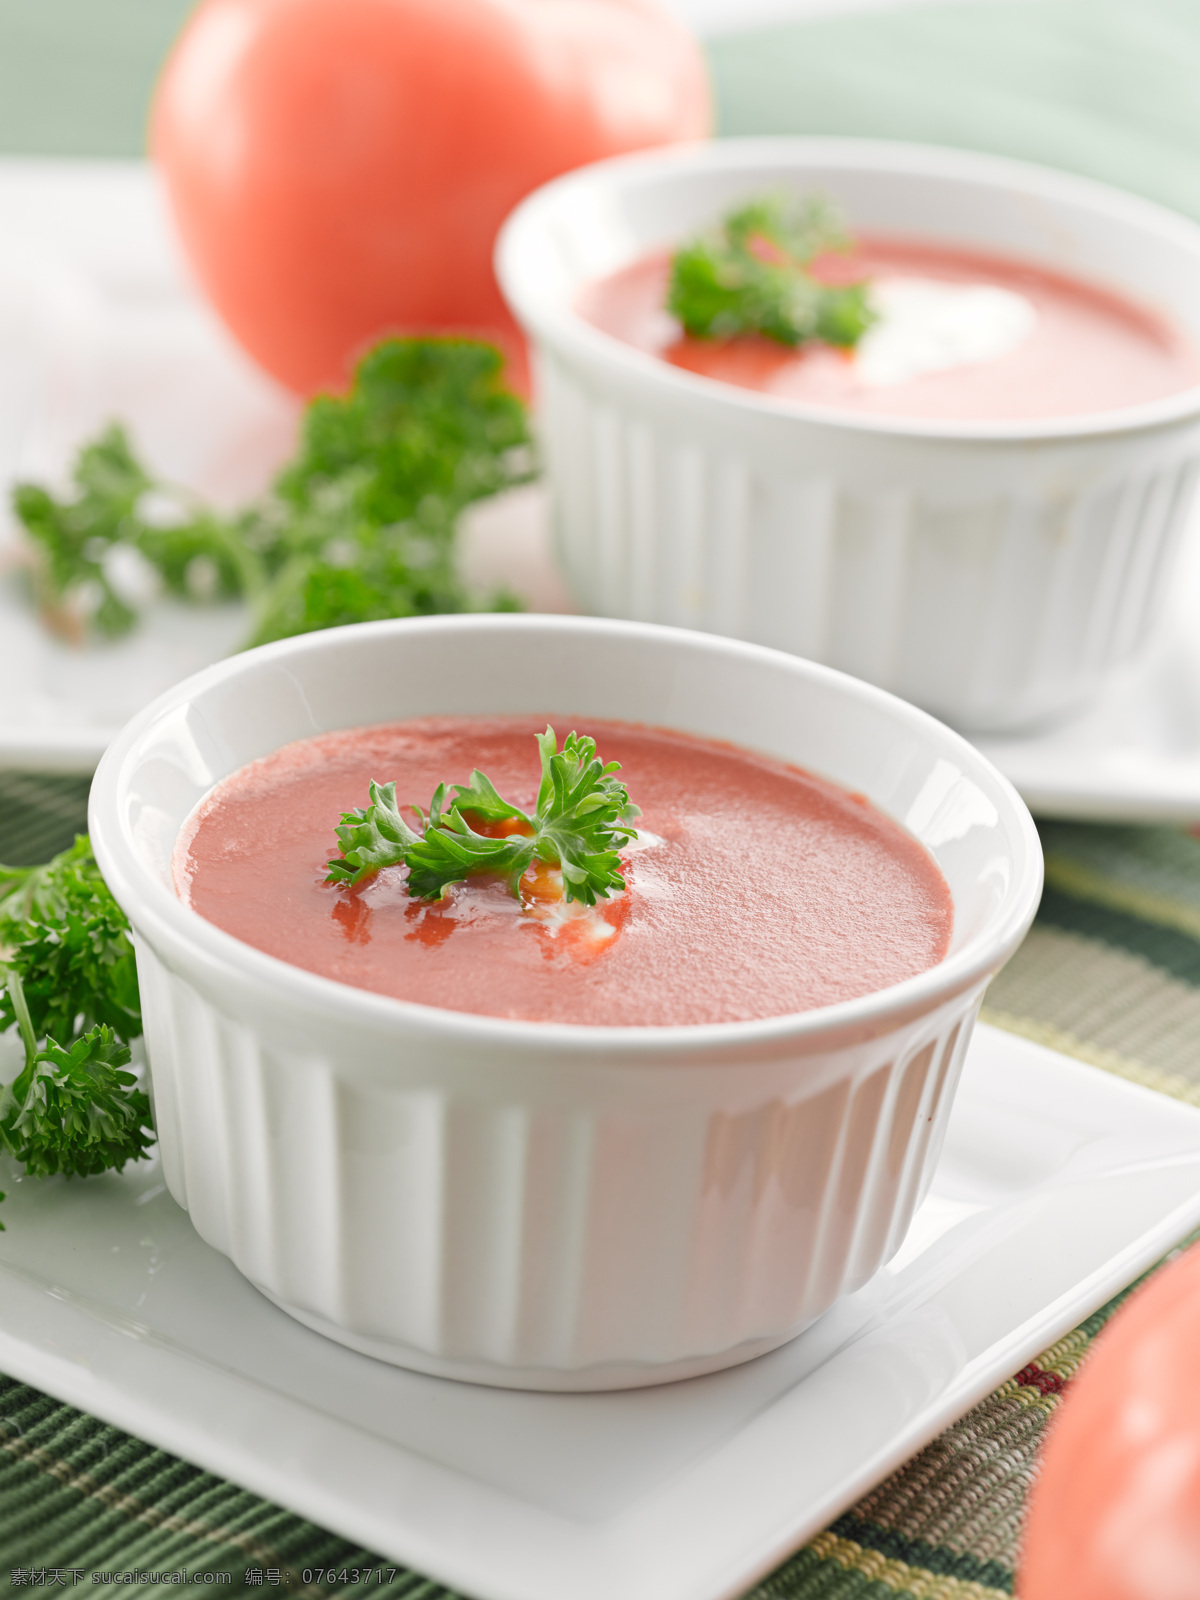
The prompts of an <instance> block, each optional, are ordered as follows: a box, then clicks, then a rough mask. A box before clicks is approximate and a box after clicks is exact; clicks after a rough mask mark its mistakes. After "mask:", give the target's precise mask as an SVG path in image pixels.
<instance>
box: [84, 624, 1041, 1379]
mask: <svg viewBox="0 0 1200 1600" xmlns="http://www.w3.org/2000/svg"><path fill="white" fill-rule="evenodd" d="M516 711H537V712H539V713H542V712H547V713H549V712H561V713H569V714H570V716H571V717H573V718H576V719H578V725H579V726H580V727H584V726H585V725H586V721H587V719H588V718H589V717H615V718H619V719H623V720H629V721H635V722H643V723H648V724H653V725H657V726H667V727H672V728H678V729H682V730H684V731H686V732H690V733H695V734H700V735H704V736H707V737H710V738H715V739H722V740H729V741H733V742H735V743H738V744H742V745H744V746H747V747H749V748H751V749H754V750H758V751H763V752H766V753H768V754H770V755H772V756H776V757H778V758H780V759H782V760H785V761H790V762H795V763H799V764H801V765H803V766H805V767H807V768H809V769H811V770H813V771H815V772H818V773H822V774H825V775H827V776H829V777H831V778H833V779H835V780H836V781H837V782H839V783H842V784H844V785H846V786H848V787H849V788H851V789H853V790H855V791H859V792H862V793H864V794H866V795H868V796H869V797H870V798H871V799H872V800H873V801H874V802H875V803H876V804H877V805H879V806H880V807H881V808H882V809H883V810H884V811H886V812H887V813H889V814H890V815H891V816H893V817H895V818H897V819H898V820H899V821H901V822H903V823H904V824H906V825H907V826H908V827H909V828H910V829H911V831H912V832H913V833H915V834H916V835H917V836H918V837H919V838H921V839H923V840H924V842H925V843H926V845H927V846H928V847H929V849H930V850H931V851H932V852H933V854H934V855H935V857H936V858H937V860H938V862H939V864H940V865H941V868H942V871H943V872H944V873H945V875H946V878H947V880H948V881H949V884H950V888H951V891H952V894H953V897H954V907H955V933H954V940H953V946H952V950H951V953H950V954H949V956H948V957H947V959H946V960H945V961H944V962H942V963H941V964H940V965H939V966H937V967H935V968H933V969H931V970H930V971H928V972H925V973H923V974H921V975H920V976H918V977H916V978H912V979H909V980H907V981H906V982H904V983H900V984H897V985H895V986H894V987H893V988H890V989H887V990H884V991H882V992H880V993H877V994H873V995H869V996H867V997H865V998H863V999H860V1000H855V1001H851V1002H848V1003H845V1004H841V1005H836V1006H830V1007H828V1008H825V1009H822V1010H819V1011H812V1012H808V1013H805V1014H800V1015H792V1016H781V1017H775V1018H771V1019H769V1020H766V1021H760V1022H752V1023H729V1024H723V1025H716V1026H713V1025H708V1026H696V1027H677V1028H649V1027H639V1028H600V1027H584V1026H558V1025H551V1024H536V1023H520V1022H511V1021H504V1020H501V1019H495V1018H489V1017H481V1016H472V1015H468V1014H466V1013H460V1012H453V1011H441V1010H437V1009H434V1008H432V1007H427V1006H420V1005H413V1004H408V1003H405V1002H401V1001H397V1000H392V999H389V998H386V997H384V996H382V995H378V994H370V993H367V992H365V991H363V990H358V989H353V988H349V987H346V986H344V985H342V984H339V983H335V982H333V981H331V980H328V979H324V978H319V977H314V976H313V975H312V974H311V973H308V972H303V971H301V970H300V969H299V968H297V967H291V966H288V965H287V964H286V963H284V962H282V961H278V960H276V959H274V958H273V957H271V956H267V955H263V954H262V953H261V952H259V951H257V950H254V949H251V948H250V947H248V946H247V945H244V944H242V943H240V942H239V941H238V940H236V939H234V938H232V937H231V936H230V935H229V934H226V933H224V932H222V931H221V930H220V929H219V928H216V927H214V926H213V925H212V924H211V923H208V922H206V921H204V919H203V918H202V917H200V916H199V915H198V914H197V913H195V912H194V911H192V910H191V909H189V908H188V907H186V906H184V905H183V904H182V903H181V902H180V901H179V900H178V899H177V898H176V896H175V894H174V892H173V890H172V888H171V886H170V876H169V874H170V857H171V849H172V845H173V843H174V841H175V837H176V834H177V833H178V830H179V827H180V825H181V823H182V822H183V820H184V818H185V817H186V816H187V815H188V813H189V812H190V811H191V809H192V807H193V806H194V805H195V804H196V803H197V801H198V800H199V799H200V798H201V797H202V796H203V795H204V794H206V793H207V792H208V790H209V789H210V788H211V787H212V785H213V784H214V783H216V782H217V781H219V780H220V779H221V778H223V777H225V776H226V775H227V774H229V773H230V772H233V771H235V770H236V769H237V768H239V767H241V766H242V765H244V764H245V763H246V762H248V761H251V760H253V759H255V758H256V757H258V756H261V755H264V754H266V753H267V752H269V751H271V750H274V749H276V748H277V747H278V746H280V745H282V744H284V743H286V742H288V741H289V740H292V739H301V738H306V737H307V736H309V735H310V734H315V733H321V732H325V731H328V730H330V729H336V728H343V727H347V726H354V725H356V724H370V723H378V722H385V721H390V720H393V719H397V718H404V717H412V716H421V715H435V714H445V713H455V712H477V713H488V712H516ZM386 776H387V775H386V774H381V777H386ZM449 776H453V775H452V774H451V775H449ZM349 798H350V799H353V797H349ZM335 820H336V819H331V827H332V822H333V821H335ZM90 824H91V830H92V841H93V844H94V847H95V851H96V857H97V860H98V861H99V863H100V867H101V870H102V871H103V873H104V876H105V878H106V879H107V880H108V882H109V884H110V885H111V886H112V890H113V893H114V894H115V895H116V897H117V900H118V901H119V902H120V904H121V905H122V906H123V907H124V908H125V910H126V912H127V913H128V915H129V918H130V921H131V922H132V924H133V930H134V939H135V943H136V946H137V958H138V974H139V978H140V981H141V988H142V1003H143V1010H144V1016H145V1025H146V1046H147V1051H148V1055H149V1060H150V1069H151V1075H152V1081H153V1089H154V1103H155V1114H156V1118H157V1124H158V1134H159V1143H160V1146H161V1150H162V1161H163V1170H164V1173H165V1176H166V1180H167V1183H168V1185H169V1187H170V1190H171V1193H172V1194H173V1195H174V1196H175V1198H176V1199H177V1200H178V1201H179V1203H180V1205H183V1206H185V1207H186V1208H187V1209H188V1211H189V1212H190V1214H191V1217H192V1221H193V1222H194V1224H195V1226H196V1228H197V1230H198V1231H199V1233H200V1234H201V1235H202V1236H203V1238H205V1239H206V1240H208V1242H209V1243H210V1244H212V1245H214V1246H215V1247H216V1248H217V1249H218V1250H222V1251H224V1252H225V1253H226V1254H227V1255H228V1256H230V1257H231V1258H232V1260H233V1261H234V1263H235V1265H236V1266H237V1267H238V1268H239V1269H240V1270H241V1271H242V1272H243V1273H245V1275H246V1276H247V1277H248V1278H250V1279H251V1280H252V1281H253V1282H254V1283H255V1284H257V1285H258V1287H259V1288H260V1289H262V1290H263V1292H264V1293H266V1294H267V1295H269V1296H270V1297H271V1298H272V1299H274V1300H275V1301H276V1302H277V1303H278V1304H279V1305H280V1306H282V1307H283V1308H284V1309H285V1310H287V1311H289V1312H291V1313H292V1315H293V1316H296V1317H298V1318H300V1319H301V1321H303V1322H306V1323H308V1324H309V1325H310V1326H312V1327H314V1328H317V1329H319V1330H320V1331H322V1332H324V1333H327V1334H330V1335H332V1337H334V1338H335V1339H340V1340H341V1341H342V1342H343V1343H345V1344H348V1345H351V1346H352V1347H354V1348H355V1349H358V1350H362V1351H365V1352H367V1353H369V1354H371V1355H375V1356H381V1357H383V1358H384V1359H385V1360H389V1361H393V1362H397V1363H399V1364H401V1365H404V1366H411V1367H416V1368H420V1369H422V1370H425V1371H429V1372H435V1373H440V1374H444V1375H447V1376H451V1377H461V1378H470V1379H474V1380H476V1381H480V1382H484V1383H497V1384H508V1385H514V1386H520V1387H534V1388H561V1389H589V1388H606V1387H624V1386H629V1385H636V1384H644V1383H652V1382H658V1381H660V1380H662V1379H667V1378H678V1377H683V1376H686V1375H689V1374H692V1373H698V1372H704V1371H708V1370H710V1369H714V1368H717V1367H722V1366H726V1365H729V1364H731V1363H734V1362H737V1361H742V1360H746V1359H748V1358H749V1357H751V1356H754V1355H757V1354H758V1353H760V1352H761V1351H764V1350H768V1349H770V1348H772V1347H773V1346H774V1345H777V1344H780V1343H782V1342H783V1341H784V1340H786V1339H788V1338H790V1337H791V1336H792V1335H793V1334H795V1333H797V1332H798V1331H799V1330H800V1329H801V1328H803V1327H804V1326H806V1325H807V1324H808V1323H810V1322H811V1321H812V1320H813V1319H814V1318H815V1317H817V1316H818V1315H819V1314H820V1313H821V1312H822V1311H824V1310H825V1308H826V1307H827V1306H828V1305H830V1303H831V1302H832V1301H833V1300H834V1299H836V1298H837V1297H838V1296H839V1295H842V1294H845V1293H847V1292H848V1291H850V1290H853V1289H855V1288H857V1287H858V1286H859V1285H860V1284H862V1283H864V1282H865V1281H866V1279H868V1278H869V1277H870V1276H871V1275H872V1273H874V1272H875V1271H876V1269H877V1268H878V1267H879V1266H880V1265H881V1264H882V1263H883V1262H885V1261H886V1260H887V1259H888V1258H889V1257H890V1256H891V1255H892V1254H893V1253H894V1251H895V1250H896V1249H897V1248H898V1246H899V1244H900V1242H901V1240H902V1238H903V1237H904V1233H905V1230H906V1229H907V1227H908V1224H909V1221H910V1219H911V1217H912V1214H913V1210H914V1208H915V1206H916V1205H917V1202H918V1200H919V1199H920V1198H921V1195H922V1193H923V1191H924V1187H925V1186H926V1184H927V1183H928V1180H929V1177H930V1174H931V1172H932V1168H933V1165H934V1163H935V1161H936V1159H937V1156H938V1151H939V1148H940V1145H941V1141H942V1135H943V1132H944V1129H945V1125H946V1118H947V1115H948V1112H949V1107H950V1101H951V1098H952V1095H953V1093H954V1088H955V1083H956V1080H957V1077H958V1072H959V1068H960V1066H961V1063H962V1059H963V1055H964V1052H965V1050H966V1046H967V1040H968V1037H969V1035H970V1032H971V1026H972V1023H973V1020H974V1017H975V1013H976V1010H977V1008H978V1005H979V1001H980V998H981V996H982V993H983V989H984V986H985V985H986V983H987V981H988V979H989V977H990V976H991V975H992V974H993V973H994V972H995V971H996V970H997V968H998V967H999V966H1001V964H1002V963H1003V962H1004V961H1005V960H1006V959H1007V958H1008V956H1009V955H1011V953H1012V951H1013V950H1014V948H1015V947H1016V945H1017V943H1018V942H1019V940H1020V938H1021V937H1022V935H1023V933H1024V932H1025V929H1026V927H1027V926H1028V924H1029V921H1030V919H1031V918H1032V916H1033V913H1034V909H1035V907H1036V904H1037V900H1038V895H1039V893H1040V888H1041V852H1040V849H1039V846H1038V841H1037V835H1036V833H1035V831H1034V828H1033V824H1032V822H1031V821H1030V818H1029V815H1028V813H1027V812H1026V810H1025V807H1024V805H1023V804H1022V802H1021V801H1020V800H1019V799H1018V797H1017V795H1016V792H1015V791H1014V790H1013V789H1012V788H1011V786H1010V785H1009V784H1008V782H1007V781H1006V780H1005V779H1004V778H1002V777H1001V776H1000V775H999V774H998V773H997V772H996V771H995V769H994V768H993V767H991V766H990V765H989V763H988V762H987V761H986V760H985V759H984V758H983V757H982V756H980V755H979V754H978V753H977V752H976V751H974V750H973V749H972V748H971V747H970V746H969V745H967V744H966V743H965V742H964V741H963V740H962V739H960V738H959V737H958V735H957V734H954V733H952V732H951V731H950V730H949V729H947V728H945V727H943V726H941V725H940V724H938V723H936V722H934V721H933V720H932V719H931V718H929V717H927V716H926V715H925V714H924V713H923V712H921V711H918V710H916V709H915V708H913V707H912V706H908V705H905V704H903V703H902V702H900V701H898V700H895V699H893V698H892V697H891V696H889V695H887V694H884V693H883V692H881V691H880V690H878V689H875V688H872V687H870V686H869V685H866V684H862V683H858V682H855V681H853V680H851V679H849V678H845V677H843V676H841V675H840V674H839V673H836V672H832V671H830V670H829V669H828V668H825V667H820V666H815V665H813V664H812V663H809V662H805V661H800V660H798V659H797V658H795V657H793V656H788V655H784V654H782V653H781V652H778V651H773V650H765V649H762V648H759V647H757V646H754V645H746V644H740V643H736V642H734V641H730V640H724V639H719V638H715V637H713V636H711V635H706V634H697V633H687V632H682V631H678V630H674V629H668V628H657V627H653V626H647V625H642V624H637V623H620V622H604V621H598V620H590V619H583V618H574V617H521V616H474V617H437V618H430V619H427V620H422V621H416V622H408V621H405V622H383V623H372V624H368V625H364V626H361V627H352V628H338V629H334V630H331V631H329V632H326V633H319V634H308V635H306V636H304V637H303V638H298V639H289V640H286V641H284V642H283V643H281V644H275V645H270V646H267V647H266V648H264V649H261V650H254V651H250V652H249V653H247V654H245V655H239V656H235V657H233V658H232V659H230V660H227V661H224V662H222V663H220V664H219V665H218V666H215V667H213V668H211V669H209V670H208V671H207V672H203V673H201V674H199V675H198V676H197V677H194V678H191V679H189V680H188V681H187V682H186V683H184V684H181V685H180V686H179V687H178V688H176V689H174V690H172V691H171V692H170V693H169V694H166V695H164V696H163V697H162V698H161V699H159V700H158V701H156V702H155V703H154V705H152V706H151V707H150V708H149V709H148V710H147V711H146V712H144V713H143V714H142V715H141V716H139V717H138V718H136V719H135V720H134V721H133V722H132V723H131V724H130V725H129V726H128V727H127V728H126V729H125V731H124V732H123V733H122V734H121V735H120V736H119V737H118V738H117V739H116V741H115V742H114V743H113V744H112V745H111V746H110V747H109V749H108V751H107V753H106V754H105V756H104V759H103V760H102V761H101V763H100V767H99V770H98V771H97V773H96V778H95V782H94V784H93V786H92V797H91V810H90Z"/></svg>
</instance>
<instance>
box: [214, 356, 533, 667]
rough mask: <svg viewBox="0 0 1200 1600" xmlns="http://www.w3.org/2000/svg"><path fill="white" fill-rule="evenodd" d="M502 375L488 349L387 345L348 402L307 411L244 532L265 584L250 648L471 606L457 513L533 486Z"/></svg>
mask: <svg viewBox="0 0 1200 1600" xmlns="http://www.w3.org/2000/svg"><path fill="white" fill-rule="evenodd" d="M502 374H503V362H502V358H501V356H500V353H499V352H498V351H497V350H495V349H494V348H493V347H492V346H491V345H486V344H480V343H477V342H476V341H474V340H468V339H386V340H384V341H383V343H381V344H379V345H376V347H375V348H374V349H373V350H371V351H370V352H369V353H368V354H367V355H366V356H365V357H364V358H363V360H362V362H361V363H360V364H359V366H358V369H357V371H356V373H355V376H354V383H353V385H352V387H351V389H350V392H349V393H348V394H346V395H345V396H334V395H320V396H318V397H317V398H316V399H315V400H313V401H312V403H311V404H310V405H309V407H308V410H307V411H306V413H305V417H304V425H303V432H302V438H301V443H300V449H299V452H298V454H297V457H296V459H295V461H294V462H292V463H291V465H290V466H288V467H286V468H285V469H284V471H283V472H282V473H281V474H280V476H279V477H278V479H277V480H276V483H275V487H274V490H273V491H272V493H271V495H270V496H268V497H267V499H266V500H264V501H263V502H262V503H261V504H260V506H259V507H258V508H257V509H256V510H255V511H254V512H253V513H252V515H251V517H250V518H249V520H248V522H247V525H246V535H245V536H246V539H247V542H248V543H249V544H250V545H251V547H252V548H253V549H254V550H256V551H257V552H258V553H259V555H260V556H261V559H262V560H263V561H264V563H265V565H266V567H267V570H268V572H269V573H270V574H271V575H272V577H271V581H270V583H269V586H268V588H267V590H266V592H265V593H264V595H263V596H262V599H261V600H260V602H259V605H258V609H257V614H256V620H255V627H254V632H253V634H252V636H251V638H250V641H249V643H251V644H265V643H267V642H268V641H269V640H272V639H281V638H286V637H288V636H289V635H291V634H294V633H307V632H311V631H312V630H314V629H316V628H327V627H339V626H341V625H342V624H343V623H348V622H373V621H377V620H380V619H382V618H384V617H414V616H430V615H433V614H435V613H439V612H452V611H465V610H469V609H470V608H471V607H472V604H473V600H472V597H471V596H470V595H469V594H468V592H467V590H466V588H465V586H464V584H463V582H462V580H461V578H460V577H459V575H458V572H457V569H456V566H455V530H456V526H457V521H458V517H459V514H460V513H461V512H462V511H463V509H464V508H465V507H466V506H467V505H469V504H470V503H471V502H472V501H474V500H478V499H481V498H483V497H484V496H486V495H490V494H495V493H496V492H497V491H499V490H501V489H505V488H508V487H510V486H512V485H515V484H518V483H523V482H525V481H527V480H528V479H529V478H530V477H531V476H532V474H533V465H532V457H531V452H530V435H529V430H528V423H527V419H526V414H525V408H524V406H523V405H522V403H521V401H520V400H518V399H517V398H516V396H515V395H512V394H510V393H509V392H508V391H507V390H506V389H505V388H504V386H503V383H502ZM493 604H494V605H497V606H498V607H499V608H501V609H511V602H509V601H508V600H507V599H506V598H505V597H498V599H497V600H495V601H493Z"/></svg>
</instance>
